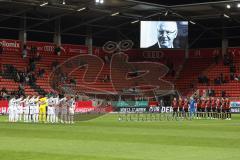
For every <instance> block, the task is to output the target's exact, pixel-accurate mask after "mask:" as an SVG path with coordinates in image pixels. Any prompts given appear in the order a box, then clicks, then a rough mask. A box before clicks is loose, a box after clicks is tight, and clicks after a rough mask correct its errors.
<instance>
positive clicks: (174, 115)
mask: <svg viewBox="0 0 240 160" xmlns="http://www.w3.org/2000/svg"><path fill="white" fill-rule="evenodd" d="M172 107H173V115H172V116H173V117H172V118H173V119H174V118H175V119H177V113H178V101H177V98H176V97H174V98H173V101H172Z"/></svg>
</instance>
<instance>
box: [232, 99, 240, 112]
mask: <svg viewBox="0 0 240 160" xmlns="http://www.w3.org/2000/svg"><path fill="white" fill-rule="evenodd" d="M230 107H231V112H232V113H240V101H232V102H230Z"/></svg>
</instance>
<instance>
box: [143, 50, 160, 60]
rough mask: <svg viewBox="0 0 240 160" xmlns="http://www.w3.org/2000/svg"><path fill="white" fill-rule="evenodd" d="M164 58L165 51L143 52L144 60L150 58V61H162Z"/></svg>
mask: <svg viewBox="0 0 240 160" xmlns="http://www.w3.org/2000/svg"><path fill="white" fill-rule="evenodd" d="M163 56H164V52H163V51H144V52H143V57H144V58H149V59H154V58H155V59H161V58H163Z"/></svg>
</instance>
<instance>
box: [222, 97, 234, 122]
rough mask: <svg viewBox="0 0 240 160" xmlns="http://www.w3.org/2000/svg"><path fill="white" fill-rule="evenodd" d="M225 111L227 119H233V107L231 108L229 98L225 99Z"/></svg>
mask: <svg viewBox="0 0 240 160" xmlns="http://www.w3.org/2000/svg"><path fill="white" fill-rule="evenodd" d="M224 112H225V117H226V119H227V120H231V118H232V117H231V116H232V115H231V108H230V100H229V99H228V98H226V99H225V108H224Z"/></svg>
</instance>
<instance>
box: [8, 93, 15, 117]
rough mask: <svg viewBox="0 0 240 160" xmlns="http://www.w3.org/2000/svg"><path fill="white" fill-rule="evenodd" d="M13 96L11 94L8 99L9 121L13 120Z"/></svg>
mask: <svg viewBox="0 0 240 160" xmlns="http://www.w3.org/2000/svg"><path fill="white" fill-rule="evenodd" d="M15 101H16V99H15V97H14V96H13V97H12V98H11V99H10V100H9V105H8V106H9V107H8V121H9V122H14V105H15Z"/></svg>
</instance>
